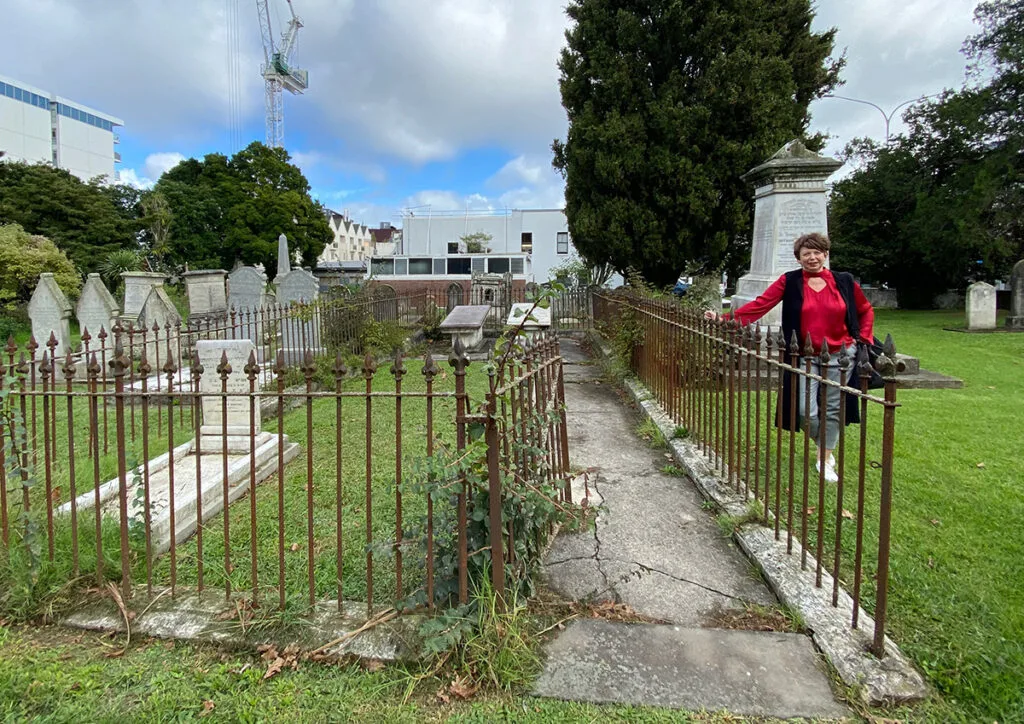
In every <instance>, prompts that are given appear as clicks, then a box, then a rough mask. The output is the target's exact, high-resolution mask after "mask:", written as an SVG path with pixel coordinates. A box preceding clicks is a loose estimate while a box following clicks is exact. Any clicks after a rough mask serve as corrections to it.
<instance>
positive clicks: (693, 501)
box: [534, 340, 849, 718]
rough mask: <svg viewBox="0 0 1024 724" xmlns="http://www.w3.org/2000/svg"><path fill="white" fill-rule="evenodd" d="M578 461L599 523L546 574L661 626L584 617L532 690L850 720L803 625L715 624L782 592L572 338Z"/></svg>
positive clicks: (568, 589)
mask: <svg viewBox="0 0 1024 724" xmlns="http://www.w3.org/2000/svg"><path fill="white" fill-rule="evenodd" d="M562 353H563V356H564V357H565V359H566V366H565V380H566V392H565V394H566V405H567V407H568V410H569V415H568V420H569V448H570V457H571V460H572V463H573V465H574V466H575V467H577V468H580V467H582V468H585V469H587V470H588V471H589V472H588V476H587V477H588V488H589V491H590V502H591V504H596V505H599V506H600V507H599V510H598V515H597V521H596V524H595V526H594V529H593V530H588V531H582V532H579V533H575V534H563V535H561V536H559V537H558V538H557V539H556V540H555V541H554V543H553V545H552V546H551V549H550V551H549V552H548V555H547V557H546V558H545V578H546V582H547V584H548V586H549V587H550V588H551V589H553V590H554V591H556V592H558V593H561V594H562V595H565V596H566V597H568V598H571V599H574V600H591V601H594V602H598V601H606V600H612V601H615V602H616V603H624V604H627V605H628V606H630V607H631V608H632V609H634V610H635V611H636V612H637V613H638V614H640V615H641V616H643V617H647V618H649V619H651V620H657V621H659V622H662V623H661V624H653V623H652V624H625V623H614V622H608V621H598V620H578V621H574V622H572V623H570V624H569V625H568V626H567V628H566V630H565V631H564V632H563V633H562V634H561V635H560V636H559V637H558V638H557V639H556V640H555V641H553V642H551V643H550V644H548V646H547V654H548V659H547V662H546V664H545V668H544V671H543V673H542V674H541V676H540V678H539V679H538V681H537V683H536V685H535V688H534V693H536V694H537V695H540V696H547V697H553V698H561V699H573V700H582V701H593V702H621V703H631V704H646V705H651V706H668V707H674V708H681V709H691V710H709V711H714V710H719V709H726V710H728V711H730V712H732V713H734V714H741V715H750V716H775V717H783V718H785V717H798V716H799V717H819V718H840V717H843V716H848V715H849V711H848V710H847V709H846V708H845V707H844V706H842V705H841V704H839V703H838V702H837V701H836V700H835V698H834V697H833V695H832V692H831V689H830V687H829V683H828V678H827V676H826V675H825V673H824V669H823V667H822V665H821V663H820V661H819V658H820V657H818V656H817V654H816V652H815V651H814V648H813V646H812V644H811V641H810V639H809V638H808V637H806V636H804V635H802V634H790V633H778V632H773V631H742V630H729V629H718V628H715V622H716V621H720V620H722V619H723V618H729V613H730V612H738V611H739V612H742V611H745V610H754V611H756V610H757V607H758V606H763V607H771V606H775V605H776V600H775V598H774V596H773V595H772V593H771V592H770V591H769V590H768V588H767V587H766V586H765V585H764V583H763V582H762V581H761V580H760V578H759V577H758V576H757V575H756V573H755V572H754V570H753V569H752V568H751V566H750V564H749V563H748V562H747V560H746V558H744V557H743V555H742V553H741V552H740V551H739V550H738V549H737V548H736V547H735V545H734V544H733V543H732V542H731V541H730V540H729V538H728V537H727V536H725V535H723V534H722V531H721V529H720V528H719V526H718V524H717V523H716V522H715V520H714V518H713V516H712V514H711V513H710V512H708V511H707V510H704V509H703V508H702V505H701V503H702V499H701V497H700V495H699V494H698V493H697V491H696V489H695V487H694V486H693V484H692V483H691V482H690V481H689V480H688V479H687V478H685V477H679V476H677V475H673V474H671V473H672V472H673V470H672V469H670V468H669V467H668V466H669V465H671V463H672V460H671V459H669V458H668V457H666V453H665V452H664V451H662V450H655V449H651V448H650V447H649V446H648V445H647V444H646V443H645V442H644V441H643V440H641V439H640V438H639V437H638V436H637V434H636V427H637V425H638V423H639V418H638V417H637V415H636V414H635V413H634V412H633V411H632V410H631V409H630V408H629V407H628V406H627V405H626V403H625V402H624V401H623V400H622V399H621V398H620V397H619V395H618V394H617V393H616V391H615V390H614V389H613V388H611V387H610V386H608V385H606V384H604V383H603V382H602V381H601V374H600V369H599V368H598V367H597V366H595V365H591V364H588V360H587V359H586V356H585V355H584V353H583V352H582V351H581V349H580V348H579V346H578V345H577V344H576V343H575V342H573V341H571V340H564V341H563V342H562Z"/></svg>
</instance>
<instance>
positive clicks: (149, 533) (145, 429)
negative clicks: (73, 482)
mask: <svg viewBox="0 0 1024 724" xmlns="http://www.w3.org/2000/svg"><path fill="white" fill-rule="evenodd" d="M152 371H153V369H152V367H150V366H149V362H148V361H147V360H146V348H145V346H143V347H142V359H141V361H140V362H139V376H140V377H141V378H142V486H143V502H144V504H145V506H146V513H145V526H146V530H145V533H146V593H147V594H148V595H149V597H150V598H152V596H153V516H152V510H153V504H152V497H151V495H152V491H151V489H150V485H149V375H150V373H151V372H152ZM70 389H71V382H70V380H69V381H68V390H69V391H70ZM70 409H71V400H70V399H68V410H69V412H68V421H69V422H70V420H71V414H70ZM71 459H72V460H74V455H72V456H71ZM74 495H75V493H74V490H72V492H71V496H72V497H71V499H72V500H74V499H75V498H74Z"/></svg>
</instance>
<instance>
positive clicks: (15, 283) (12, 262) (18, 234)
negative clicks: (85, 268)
mask: <svg viewBox="0 0 1024 724" xmlns="http://www.w3.org/2000/svg"><path fill="white" fill-rule="evenodd" d="M43 272H52V273H53V276H54V280H55V281H56V282H57V285H58V286H59V287H60V288H61V290H63V292H64V293H65V294H67V295H68V296H69V297H71V298H77V297H78V292H79V290H80V289H81V288H82V280H81V277H80V276H79V274H78V270H77V269H75V265H74V264H72V263H71V260H70V259H68V258H67V256H66V255H65V254H64V252H63V251H61V250H60V249H58V248H57V246H56V245H55V244H54V243H53V242H52V241H50V240H49V239H47V238H46V237H45V236H36V235H34V234H29V233H27V232H26V231H25V230H24V229H23V228H21V226H19V225H18V224H6V225H2V226H0V305H3V306H4V307H6V308H7V309H12V308H13V307H14V306H15V305H17V303H19V302H27V301H28V300H29V299H30V298H31V297H32V292H33V291H35V288H36V284H38V283H39V275H40V274H42V273H43Z"/></svg>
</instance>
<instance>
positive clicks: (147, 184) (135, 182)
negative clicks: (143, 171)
mask: <svg viewBox="0 0 1024 724" xmlns="http://www.w3.org/2000/svg"><path fill="white" fill-rule="evenodd" d="M117 175H118V181H120V182H121V183H123V184H126V185H128V186H132V187H134V188H137V189H151V188H153V181H152V180H151V179H148V178H146V177H145V176H140V175H139V173H138V172H137V171H136V170H135V169H133V168H122V169H121V170H120V171H119V172H118V174H117Z"/></svg>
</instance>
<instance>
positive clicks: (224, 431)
mask: <svg viewBox="0 0 1024 724" xmlns="http://www.w3.org/2000/svg"><path fill="white" fill-rule="evenodd" d="M207 324H209V321H207ZM231 372H232V370H231V364H230V363H229V362H228V353H227V350H224V351H223V352H221V354H220V364H218V365H217V375H218V376H219V377H220V433H221V451H220V459H221V496H222V497H221V503H222V504H223V506H224V514H223V515H222V516H221V517H222V518H223V519H224V599H225V600H227V601H230V600H231V515H230V513H229V510H228V395H227V392H228V376H229V375H230V374H231ZM170 425H171V423H170V418H167V426H168V428H170Z"/></svg>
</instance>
